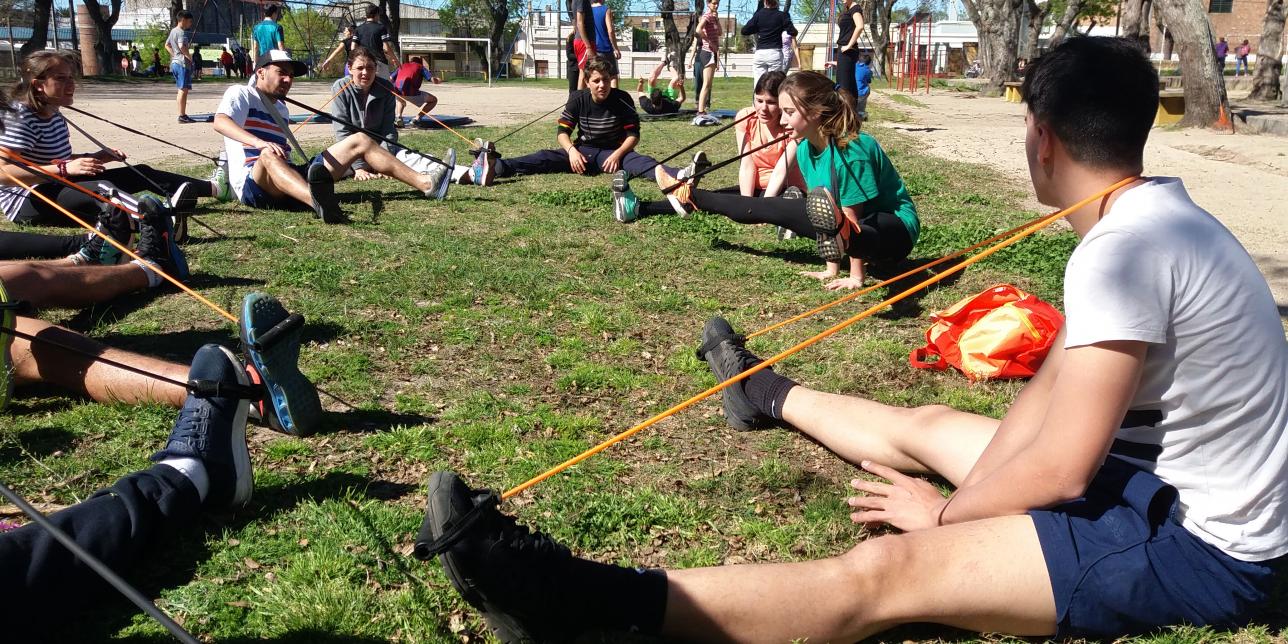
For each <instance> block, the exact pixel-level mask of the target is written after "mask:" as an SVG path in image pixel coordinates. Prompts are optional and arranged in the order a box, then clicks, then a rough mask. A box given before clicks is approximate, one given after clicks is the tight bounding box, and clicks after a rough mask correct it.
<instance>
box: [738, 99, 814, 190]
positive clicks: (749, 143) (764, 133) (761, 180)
mask: <svg viewBox="0 0 1288 644" xmlns="http://www.w3.org/2000/svg"><path fill="white" fill-rule="evenodd" d="M755 109H756V108H754V107H744V108H743V109H742V110H741V111H739V112H738V115H737V117H736V118H737V119H740V118H742V117H744V116H747V115H748V114H750V113H752V112H754V111H755ZM735 120H736V119H735ZM739 127H740V128H742V133H743V135H742V145H743V150H754V149H756V148H758V147H760V146H762V145H764V144H766V143H769V142H770V141H773V140H774V139H775V138H776V137H775V136H774V135H773V133H771V132H770V131H769V127H768V126H766V125H765V124H764V122H762V121H761V120H760V117H758V116H752V117H751V118H749V119H747V120H745V121H743V122H742V123H741V124H740V125H739ZM786 151H787V141H786V140H783V141H779V142H778V143H775V144H773V145H771V146H769V147H767V148H765V149H763V150H760V151H759V152H753V153H752V154H751V155H750V157H749V158H750V159H751V162H752V164H753V165H754V166H755V168H756V188H757V189H758V190H764V189H765V188H766V187H767V186H768V185H769V178H770V177H771V176H772V175H773V174H774V166H776V165H778V160H779V159H781V158H782V156H783V153H784V152H786ZM787 185H788V186H796V187H797V188H800V189H801V190H804V189H805V178H804V177H803V176H801V173H800V170H799V169H798V168H796V167H795V166H793V167H792V169H791V170H790V171H789V172H788V174H787Z"/></svg>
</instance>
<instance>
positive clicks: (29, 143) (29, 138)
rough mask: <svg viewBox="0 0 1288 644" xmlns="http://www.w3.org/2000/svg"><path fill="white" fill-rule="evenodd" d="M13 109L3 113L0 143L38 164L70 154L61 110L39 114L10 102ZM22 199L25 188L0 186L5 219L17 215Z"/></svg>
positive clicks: (1, 208) (69, 145) (23, 105)
mask: <svg viewBox="0 0 1288 644" xmlns="http://www.w3.org/2000/svg"><path fill="white" fill-rule="evenodd" d="M13 109H14V111H12V112H5V113H4V117H3V120H4V132H3V133H0V146H3V147H5V148H7V149H8V150H9V151H11V152H16V153H18V154H20V155H22V157H23V158H24V159H27V160H28V161H32V162H34V163H39V164H40V165H49V164H51V163H53V162H54V161H55V160H66V159H68V158H70V157H71V155H72V142H71V138H70V136H69V135H68V133H67V121H66V120H64V119H63V115H62V114H61V113H59V112H54V115H53V116H51V117H49V118H41V117H40V116H39V115H38V114H36V112H35V110H32V109H31V108H30V107H27V105H26V104H25V103H14V104H13ZM26 201H27V189H26V188H21V187H18V186H0V210H3V211H4V215H5V217H7V218H8V219H9V221H13V219H14V218H15V217H17V216H18V210H19V209H21V208H22V204H23V203H25V202H26Z"/></svg>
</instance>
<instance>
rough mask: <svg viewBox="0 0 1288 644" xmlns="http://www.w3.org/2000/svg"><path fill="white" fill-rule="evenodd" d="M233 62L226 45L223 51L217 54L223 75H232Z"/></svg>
mask: <svg viewBox="0 0 1288 644" xmlns="http://www.w3.org/2000/svg"><path fill="white" fill-rule="evenodd" d="M235 62H236V61H235V60H234V59H233V54H232V52H230V51H228V48H227V47H224V51H223V53H222V54H219V66H220V67H223V68H224V76H227V77H228V78H232V77H233V63H235Z"/></svg>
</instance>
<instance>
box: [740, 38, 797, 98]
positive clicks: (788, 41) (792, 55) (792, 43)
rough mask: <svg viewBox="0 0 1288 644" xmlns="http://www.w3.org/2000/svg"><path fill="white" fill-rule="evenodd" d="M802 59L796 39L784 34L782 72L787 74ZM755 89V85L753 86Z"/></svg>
mask: <svg viewBox="0 0 1288 644" xmlns="http://www.w3.org/2000/svg"><path fill="white" fill-rule="evenodd" d="M800 59H801V53H800V48H799V47H797V46H796V38H795V37H794V36H792V35H791V34H789V33H787V32H786V31H784V32H783V68H782V70H781V71H782V72H783V73H784V74H786V73H787V72H788V71H790V70H791V68H793V67H796V66H797V64H798V63H799V61H800ZM752 87H755V85H752Z"/></svg>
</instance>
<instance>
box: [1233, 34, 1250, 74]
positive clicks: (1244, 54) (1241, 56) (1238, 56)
mask: <svg viewBox="0 0 1288 644" xmlns="http://www.w3.org/2000/svg"><path fill="white" fill-rule="evenodd" d="M1250 53H1252V45H1249V44H1248V39H1247V38H1244V39H1243V42H1241V43H1239V46H1238V47H1236V48H1235V49H1234V77H1235V78H1238V77H1239V76H1240V75H1241V74H1247V73H1248V54H1250Z"/></svg>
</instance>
